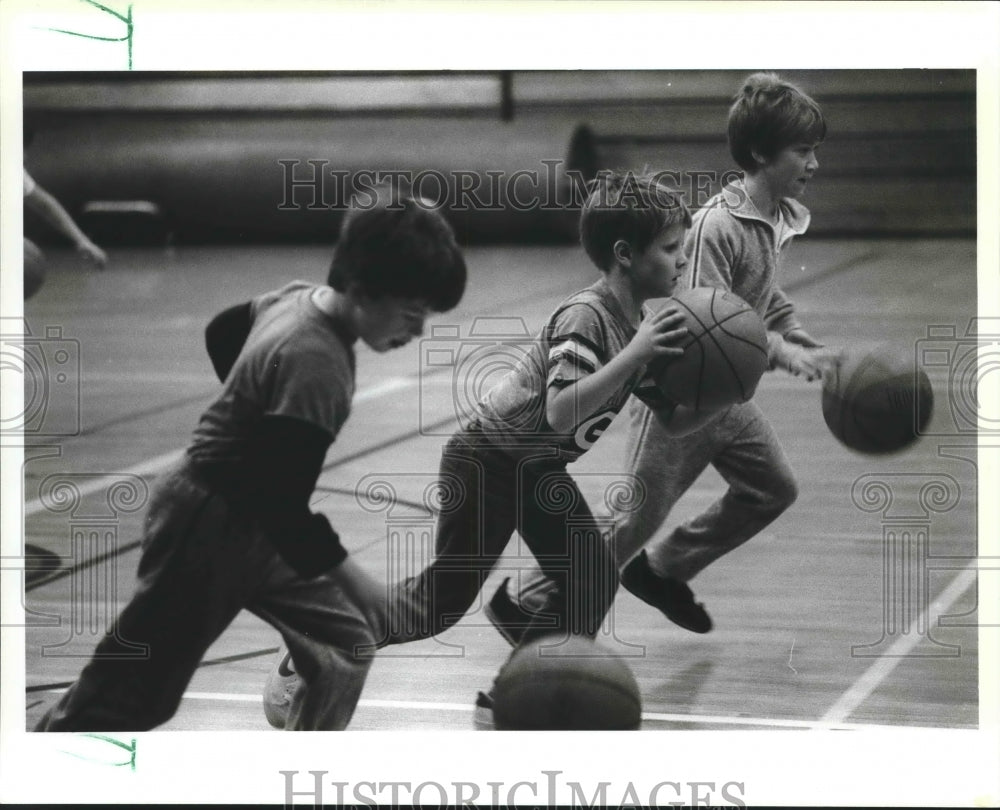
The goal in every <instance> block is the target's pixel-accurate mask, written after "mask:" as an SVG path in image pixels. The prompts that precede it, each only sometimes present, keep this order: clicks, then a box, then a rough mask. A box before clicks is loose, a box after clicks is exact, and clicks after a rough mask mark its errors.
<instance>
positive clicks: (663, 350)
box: [545, 304, 687, 433]
mask: <svg viewBox="0 0 1000 810" xmlns="http://www.w3.org/2000/svg"><path fill="white" fill-rule="evenodd" d="M683 322H684V316H683V315H681V314H680V313H679V312H678V311H677V309H676V308H675V307H672V306H670V305H669V304H668V305H667V306H665V307H663V308H662V309H660V310H658V311H657V312H655V313H653V314H652V315H649V316H648V317H646V318H645V319H643V321H642V323H641V324H640V325H639V329H638V331H637V332H636V334H635V336H634V337H633V338H632V340H631V341H629V344H628V345H627V346H626V347H625V348H624V349H622V351H621V352H619V353H618V354H617V355H616V356H615V357H613V358H611V360H610V361H608V362H607V363H606V364H604V365H602V366H601V367H600V368H598V369H596V370H594V371H593V372H592V373H585V374H582V375H580V376H578V377H577V378H576V379H574V380H573V381H571V382H570V383H569V384H567V385H562V386H557V385H554V384H553V383H552V381H551V379H550V381H549V386H548V394H547V397H546V402H545V417H546V419H547V421H548V423H549V425H550V426H551V427H552V429H553V430H554V431H555V432H556V433H568V432H569V431H571V430H572V429H573V428H574V427H576V426H577V425H579V424H580V422H582V421H583V420H584V419H586V418H587V417H588V416H591V415H592V414H593V413H594V412H595V411H596V410H597V409H598V408H600V407H601V405H603V404H604V403H605V402H607V401H608V399H610V398H611V397H612V396H613V395H614V393H615V392H616V391H618V390H620V389H621V388H622V387H623V386H624V385H625V384H626V383H627V382H628V380H629V378H630V377H632V376H633V375H634V374H635V373H636V371H638V370H639V369H640V368H642V367H643V366H644V365H646V364H648V363H649V362H650V361H651V360H653V359H655V358H657V357H674V356H679V355H681V354H683V353H684V350H683V349H680V348H678V347H676V346H674V345H673V344H675V343H676V342H677V341H679V340H680V339H681V338H682V337H684V335H685V334H686V333H687V329H686V328H683V327H682V326H681V325H682V324H683ZM550 377H551V375H550Z"/></svg>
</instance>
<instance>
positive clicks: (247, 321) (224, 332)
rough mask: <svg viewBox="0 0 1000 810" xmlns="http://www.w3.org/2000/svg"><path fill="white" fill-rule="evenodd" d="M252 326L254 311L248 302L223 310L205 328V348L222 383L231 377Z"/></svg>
mask: <svg viewBox="0 0 1000 810" xmlns="http://www.w3.org/2000/svg"><path fill="white" fill-rule="evenodd" d="M251 326H253V311H252V305H251V302H250V301H247V302H246V303H243V304H237V305H236V306H234V307H229V308H228V309H225V310H223V311H222V312H220V313H219V314H218V315H216V316H215V317H214V318H212V320H211V321H209V323H208V326H206V327H205V348H206V349H207V350H208V357H209V359H210V360H211V361H212V368H214V369H215V374H216V376H217V377H218V378H219V380H220V382H221V381H223V380H225V379H226V377H228V376H229V372H230V371H231V370H232V368H233V364H234V363H235V362H236V358H237V357H239V354H240V351H241V350H242V349H243V344H244V343H246V340H247V336H248V335H249V334H250V327H251Z"/></svg>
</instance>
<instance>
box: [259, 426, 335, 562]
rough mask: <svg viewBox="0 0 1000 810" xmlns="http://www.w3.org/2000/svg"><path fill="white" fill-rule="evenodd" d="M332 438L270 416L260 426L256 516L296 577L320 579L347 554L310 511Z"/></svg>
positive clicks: (327, 526) (317, 429)
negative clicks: (310, 500)
mask: <svg viewBox="0 0 1000 810" xmlns="http://www.w3.org/2000/svg"><path fill="white" fill-rule="evenodd" d="M332 443H333V438H332V437H331V436H330V434H329V433H327V432H326V431H325V430H323V428H321V427H319V426H318V425H314V424H312V423H310V422H304V421H302V420H300V419H296V418H293V417H285V416H276V415H268V416H265V417H264V419H263V420H262V421H261V424H260V427H259V431H258V434H257V436H256V442H255V447H254V451H253V454H252V458H251V461H250V464H249V471H250V475H251V476H252V477H253V478H254V479H255V480H254V481H253V482H252V483H251V486H250V491H251V492H253V493H255V494H256V497H255V498H254V504H253V510H254V511H255V512H256V513H257V515H258V516H259V519H260V521H261V523H262V524H263V525H264V528H265V531H266V532H267V536H268V538H269V539H270V540H271V543H272V544H273V545H274V546H275V549H276V550H277V551H278V553H279V554H280V555H281V557H282V559H284V560H285V562H287V563H288V564H289V565H290V566H291V567H292V568H293V569H294V570H295V571H296V572H297V573H298V574H300V575H301V576H303V577H306V578H310V577H315V576H318V575H319V574H321V573H323V572H324V571H327V570H329V569H331V568H333V567H335V566H337V565H339V564H340V563H341V562H343V560H344V558H345V557H347V552H346V551H345V550H344V547H343V546H342V545H341V544H340V537H339V535H338V534H337V532H336V531H334V529H333V527H332V526H331V525H330V522H329V521H328V520H327V519H326V517H325V516H324V515H321V514H318V513H315V512H312V511H310V509H309V499H310V498H311V497H312V494H313V491H314V490H315V488H316V482H317V480H318V479H319V475H320V472H322V469H323V461H324V459H325V458H326V451H327V450H328V449H329V447H330V445H331V444H332Z"/></svg>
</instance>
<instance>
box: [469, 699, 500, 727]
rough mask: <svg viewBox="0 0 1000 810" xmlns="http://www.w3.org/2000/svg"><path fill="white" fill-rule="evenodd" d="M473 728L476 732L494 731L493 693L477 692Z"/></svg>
mask: <svg viewBox="0 0 1000 810" xmlns="http://www.w3.org/2000/svg"><path fill="white" fill-rule="evenodd" d="M472 727H473V728H474V729H475V730H476V731H494V730H495V728H496V726H494V725H493V691H492V690H490V691H489V692H477V693H476V703H475V708H474V709H473V712H472Z"/></svg>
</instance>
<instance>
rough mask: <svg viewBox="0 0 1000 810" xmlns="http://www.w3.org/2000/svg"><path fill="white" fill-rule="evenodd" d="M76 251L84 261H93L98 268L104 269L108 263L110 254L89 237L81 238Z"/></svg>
mask: <svg viewBox="0 0 1000 810" xmlns="http://www.w3.org/2000/svg"><path fill="white" fill-rule="evenodd" d="M76 252H77V253H79V254H80V256H81V257H82V258H83V259H84V261H88V262H92V263H93V264H94V265H95V266H96V267H97V269H98V270H103V269H104V268H105V267H106V266H107V264H108V254H107V253H105V252H104V251H103V250H101V249H100V248H99V247H98V246H97V245H95V244H94V243H93V242H91V241H90V240H89V239H81V240H80V241H79V242H78V243H77V245H76Z"/></svg>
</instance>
